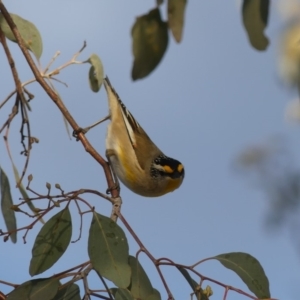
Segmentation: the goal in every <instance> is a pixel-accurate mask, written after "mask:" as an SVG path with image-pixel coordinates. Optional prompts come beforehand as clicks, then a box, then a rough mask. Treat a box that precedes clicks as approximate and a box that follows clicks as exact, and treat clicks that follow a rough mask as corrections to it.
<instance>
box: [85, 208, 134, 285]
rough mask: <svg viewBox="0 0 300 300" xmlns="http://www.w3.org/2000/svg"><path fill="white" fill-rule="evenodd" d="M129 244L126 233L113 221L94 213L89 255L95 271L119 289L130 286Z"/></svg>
mask: <svg viewBox="0 0 300 300" xmlns="http://www.w3.org/2000/svg"><path fill="white" fill-rule="evenodd" d="M128 251H129V249H128V243H127V239H126V236H125V233H124V232H123V230H122V229H121V227H120V226H118V225H117V224H116V223H115V222H113V221H112V220H111V219H109V218H107V217H105V216H102V215H100V214H98V213H96V212H94V215H93V219H92V223H91V227H90V233H89V241H88V253H89V257H90V260H91V262H92V264H93V267H94V269H95V270H96V271H97V272H99V273H100V274H101V275H102V276H103V277H105V278H107V279H109V280H111V281H112V282H113V283H114V284H115V285H116V286H117V287H121V288H126V287H128V286H129V284H130V276H131V269H130V267H129V265H128V256H129V253H128Z"/></svg>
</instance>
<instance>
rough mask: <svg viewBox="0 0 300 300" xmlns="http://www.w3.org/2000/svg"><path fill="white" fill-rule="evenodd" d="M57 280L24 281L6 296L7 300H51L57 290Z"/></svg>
mask: <svg viewBox="0 0 300 300" xmlns="http://www.w3.org/2000/svg"><path fill="white" fill-rule="evenodd" d="M59 285H60V283H59V280H58V279H57V278H42V279H34V280H30V281H26V282H24V283H23V284H21V285H20V286H18V287H17V288H16V289H15V290H13V291H12V292H11V293H9V294H8V295H7V300H20V299H22V300H41V299H43V300H52V299H53V297H54V296H55V295H56V293H57V291H58V288H59Z"/></svg>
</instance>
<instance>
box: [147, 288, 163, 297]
mask: <svg viewBox="0 0 300 300" xmlns="http://www.w3.org/2000/svg"><path fill="white" fill-rule="evenodd" d="M146 300H161V296H160V293H159V291H158V290H156V289H153V291H152V294H151V295H150V296H148V297H147V298H146Z"/></svg>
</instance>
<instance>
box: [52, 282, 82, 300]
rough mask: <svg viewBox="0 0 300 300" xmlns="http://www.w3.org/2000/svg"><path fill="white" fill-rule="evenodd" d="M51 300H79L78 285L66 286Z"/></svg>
mask: <svg viewBox="0 0 300 300" xmlns="http://www.w3.org/2000/svg"><path fill="white" fill-rule="evenodd" d="M53 300H81V297H80V290H79V287H78V285H77V284H75V283H73V284H70V285H67V286H66V287H64V288H63V289H61V290H59V291H58V293H57V294H56V295H55V297H54V298H53Z"/></svg>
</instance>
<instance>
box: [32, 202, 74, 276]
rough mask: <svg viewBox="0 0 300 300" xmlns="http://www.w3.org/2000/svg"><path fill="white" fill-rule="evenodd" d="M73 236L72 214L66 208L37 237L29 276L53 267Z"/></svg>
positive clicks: (47, 223)
mask: <svg viewBox="0 0 300 300" xmlns="http://www.w3.org/2000/svg"><path fill="white" fill-rule="evenodd" d="M71 235H72V220H71V214H70V211H69V208H65V209H63V210H62V211H60V212H58V213H57V214H56V215H54V216H53V217H52V218H51V219H49V220H48V221H47V222H46V224H45V225H44V226H43V227H42V228H41V230H40V232H39V234H38V235H37V237H36V239H35V242H34V245H33V248H32V258H31V261H30V267H29V274H30V275H31V276H34V275H37V274H40V273H42V272H44V271H46V270H48V269H49V268H50V267H52V266H53V265H54V264H55V263H56V262H57V261H58V260H59V258H60V257H61V256H62V255H63V254H64V252H65V251H66V249H67V248H68V246H69V243H70V241H71Z"/></svg>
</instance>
